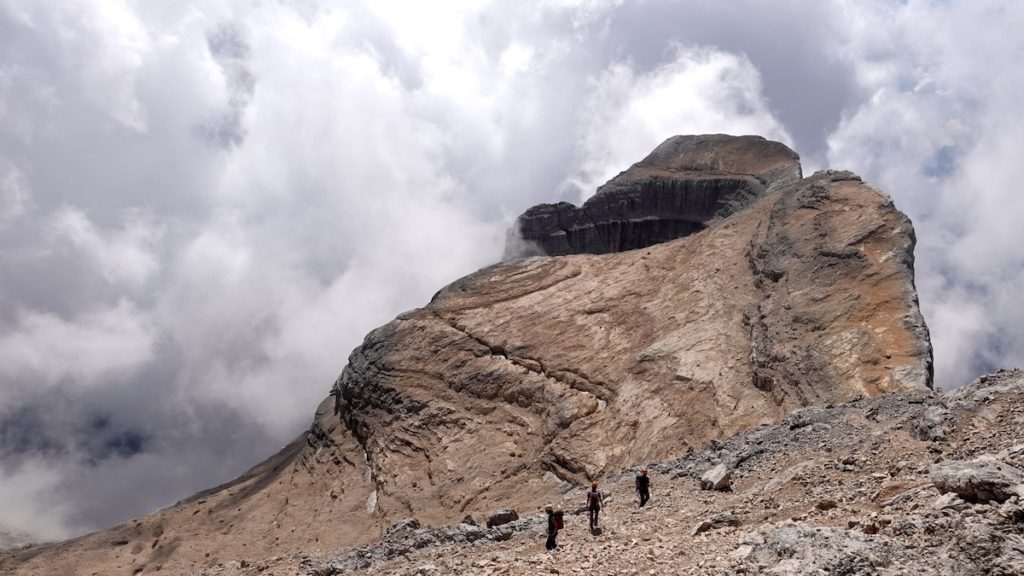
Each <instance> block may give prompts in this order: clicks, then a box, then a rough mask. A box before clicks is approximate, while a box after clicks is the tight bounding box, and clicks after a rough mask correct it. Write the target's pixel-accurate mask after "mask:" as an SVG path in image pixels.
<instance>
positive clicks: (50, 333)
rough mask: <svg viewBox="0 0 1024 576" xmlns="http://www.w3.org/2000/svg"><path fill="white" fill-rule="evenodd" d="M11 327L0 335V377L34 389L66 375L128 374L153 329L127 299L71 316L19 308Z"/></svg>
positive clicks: (83, 378) (149, 345)
mask: <svg viewBox="0 0 1024 576" xmlns="http://www.w3.org/2000/svg"><path fill="white" fill-rule="evenodd" d="M12 328H13V329H12V330H10V331H7V332H5V333H0V378H3V379H4V381H5V383H7V385H6V386H5V388H7V389H8V390H9V389H10V388H11V386H12V385H14V386H17V383H18V382H31V383H32V385H33V386H34V387H35V388H36V390H39V389H45V388H46V387H49V386H53V385H56V384H58V383H60V381H62V380H66V379H73V380H75V381H76V382H80V383H84V384H93V383H95V382H96V381H97V380H100V379H103V378H113V377H117V376H121V375H124V374H126V373H131V371H133V370H135V369H137V368H138V367H139V366H140V365H142V364H143V363H145V362H147V361H148V360H149V359H150V358H151V357H152V355H153V340H154V327H153V326H152V325H151V324H150V323H148V322H146V320H145V318H144V317H142V316H140V314H139V311H138V310H137V309H136V308H135V306H134V305H132V304H131V303H129V302H127V301H122V302H119V303H118V304H117V306H115V307H113V308H110V309H106V310H100V311H97V312H92V313H87V314H83V315H82V316H81V317H79V318H75V319H73V320H67V319H64V318H60V317H58V316H56V315H54V314H49V313H46V312H38V311H21V312H19V313H18V314H17V319H16V322H15V323H14V326H13V327H12ZM2 392H3V391H0V393H2Z"/></svg>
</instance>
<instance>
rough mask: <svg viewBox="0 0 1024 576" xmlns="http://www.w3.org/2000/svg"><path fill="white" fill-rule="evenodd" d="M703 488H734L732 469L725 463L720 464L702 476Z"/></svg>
mask: <svg viewBox="0 0 1024 576" xmlns="http://www.w3.org/2000/svg"><path fill="white" fill-rule="evenodd" d="M700 487H701V489H702V490H730V489H731V488H732V470H731V469H730V468H729V467H728V466H726V465H725V464H719V465H718V466H715V467H714V468H712V469H711V470H708V471H707V472H705V473H704V474H703V475H701V477H700Z"/></svg>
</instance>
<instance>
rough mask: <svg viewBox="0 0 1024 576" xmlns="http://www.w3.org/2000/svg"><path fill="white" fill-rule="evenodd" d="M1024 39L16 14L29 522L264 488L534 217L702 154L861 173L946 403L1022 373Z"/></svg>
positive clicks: (818, 19)
mask: <svg viewBox="0 0 1024 576" xmlns="http://www.w3.org/2000/svg"><path fill="white" fill-rule="evenodd" d="M1000 13H1001V16H1000V15H999V14H1000ZM993 14H995V15H993ZM1014 21H1018V22H1019V21H1020V9H1019V8H1016V7H1015V6H1014V5H1011V4H1003V3H998V2H981V3H970V4H968V3H967V2H950V3H945V4H941V5H936V4H932V3H927V2H909V3H894V2H881V1H879V2H872V3H856V4H854V3H849V2H842V1H833V2H796V1H787V2H773V3H770V4H768V3H764V2H754V1H747V0H743V1H738V2H728V3H724V2H711V1H706V2H704V1H702V2H654V1H644V2H615V1H608V2H602V1H592V0H583V1H567V0H550V1H540V2H531V3H527V2H494V3H477V2H465V3H463V2H454V3H447V4H446V6H445V8H444V9H439V8H438V7H437V6H436V5H435V4H433V3H423V2H407V3H401V2H390V1H374V2H364V3H352V2H340V1H338V2H313V1H307V0H275V1H268V2H248V1H245V0H208V1H205V2H189V3H129V2H124V1H121V0H109V1H104V2H99V1H92V0H63V1H57V0H53V1H41V0H0V246H2V248H3V249H2V251H0V455H2V456H0V464H2V468H0V510H3V511H4V512H3V513H2V514H0V530H3V529H4V528H5V527H16V528H20V529H22V530H27V531H30V532H32V533H34V534H35V535H37V536H51V537H55V536H62V535H68V534H73V533H76V532H80V531H82V530H87V529H91V528H96V527H101V526H106V525H109V524H112V523H114V522H117V521H119V520H122V519H124V518H126V517H129V516H132V515H138V514H142V513H145V512H148V511H151V510H153V509H155V508H157V507H159V506H163V505H166V504H168V503H170V502H173V501H174V500H176V499H179V498H181V497H183V496H185V495H187V494H188V493H190V492H192V491H195V490H198V489H200V488H203V487H207V486H209V485H213V484H216V483H218V482H221V481H224V480H225V479H228V478H230V477H231V476H232V475H234V474H238V473H240V472H242V471H243V470H244V469H245V468H246V467H247V466H249V465H251V464H253V463H255V462H256V461H258V460H259V459H260V458H261V457H264V456H266V455H268V454H270V453H272V452H273V451H274V450H276V449H277V448H279V447H280V445H282V444H284V443H285V442H287V441H288V440H289V439H290V438H291V437H293V436H294V435H295V434H297V433H298V432H300V431H301V430H302V429H303V428H304V427H305V426H307V425H308V423H309V418H310V417H311V414H312V411H313V409H314V407H315V405H316V403H317V402H318V401H319V400H320V399H321V398H322V396H323V395H324V394H325V393H326V391H327V390H328V388H329V386H330V383H331V382H332V381H333V379H334V377H335V376H336V374H337V373H338V372H339V371H340V370H341V368H342V366H343V364H344V361H345V358H346V357H347V355H348V353H349V351H350V350H351V349H352V347H354V346H355V345H356V344H358V342H359V341H360V340H361V339H362V337H363V335H364V334H365V333H366V332H367V331H368V330H370V329H371V328H373V327H374V326H377V325H379V324H382V323H384V322H386V321H387V320H389V319H390V318H391V317H393V316H394V315H395V314H396V313H398V312H400V311H402V310H405V309H409V308H412V307H415V306H418V305H422V304H423V303H424V302H425V301H426V300H427V299H428V298H429V297H430V295H431V294H433V293H434V292H435V291H436V290H437V289H438V288H439V287H441V286H442V285H443V284H445V283H446V282H449V281H451V280H454V279H455V278H457V277H459V276H460V275H462V274H465V273H468V272H470V271H472V270H474V269H476V268H478V267H480V266H482V265H485V264H488V263H491V262H493V261H495V260H497V259H498V257H499V256H500V253H501V245H502V241H503V238H504V230H505V228H506V226H507V225H508V223H509V221H510V220H511V218H513V217H514V216H515V215H516V214H518V213H519V212H521V211H522V210H523V209H525V208H526V207H528V206H529V205H532V204H535V203H537V202H542V201H551V200H555V199H567V200H572V201H577V200H579V199H581V198H583V197H586V196H587V195H589V194H591V193H593V190H594V188H595V187H596V186H597V185H599V184H600V183H602V182H604V181H605V180H606V179H607V178H609V177H610V176H612V175H614V174H615V173H616V172H618V171H619V170H622V169H624V168H625V167H626V166H628V165H629V164H630V163H632V162H634V161H636V160H638V159H639V158H641V157H642V156H643V155H644V154H646V153H647V152H648V151H650V150H651V149H652V148H653V147H654V146H655V145H657V144H658V143H659V142H661V141H662V140H663V139H664V138H666V137H668V136H670V135H673V134H679V133H703V132H730V133H760V134H763V135H765V136H767V137H769V138H773V139H778V140H782V141H785V142H787V143H789V144H790V145H792V146H794V147H795V148H796V149H797V150H798V151H799V152H800V153H801V154H802V155H803V157H804V159H805V168H806V167H807V166H808V165H810V166H813V167H821V166H824V165H826V164H833V165H836V166H837V167H843V168H851V169H854V170H856V171H858V172H860V173H861V174H862V175H864V176H865V177H866V178H867V179H869V180H870V181H871V182H873V183H876V184H877V185H879V186H880V187H882V188H883V189H885V190H886V191H887V192H889V193H891V194H892V195H893V196H894V197H895V199H896V202H897V205H898V206H899V207H901V208H902V209H904V210H906V211H908V212H909V213H910V214H911V216H912V217H914V219H915V223H916V224H917V228H918V233H919V237H920V239H921V243H920V248H919V252H918V263H919V266H918V281H919V285H920V287H921V294H922V306H923V308H924V311H925V314H926V316H927V319H928V321H929V323H930V324H931V326H932V328H933V335H934V338H935V343H936V349H937V354H938V357H937V366H938V368H939V379H940V382H942V383H943V385H946V386H950V385H956V384H961V383H963V381H964V380H965V379H966V378H968V377H969V376H971V375H972V373H973V372H974V371H976V370H977V369H979V368H980V367H991V366H996V365H1002V364H1008V363H1013V362H1017V361H1019V360H1020V355H1019V352H1017V351H1019V350H1021V349H1024V346H1022V345H1024V340H1022V338H1024V331H1022V330H1021V329H1020V328H1019V327H1020V326H1024V317H1021V316H1020V314H1019V313H1016V312H1013V311H1014V310H1024V308H1020V307H1018V306H1016V303H1015V302H1014V296H1015V294H1014V292H1013V290H1012V289H1009V288H1007V287H1008V286H1017V285H1020V282H1021V281H1024V278H1020V277H1019V274H1020V272H1019V271H1020V270H1022V269H1024V266H1021V264H1022V262H1021V261H1020V257H1019V256H1017V255H1016V254H1017V251H1016V246H1017V245H1019V242H1018V241H1017V238H1016V235H1015V234H1013V233H1005V232H1002V231H1005V230H1016V227H1015V226H1014V225H1013V224H1012V222H1013V217H1014V215H1015V214H1016V215H1019V214H1020V207H1021V206H1020V201H1019V200H1016V199H1015V198H1014V197H1013V196H1012V191H1013V190H1014V189H1015V187H1014V183H1015V178H1014V177H1013V174H1012V172H1011V171H1010V169H1008V168H1007V167H1008V166H1013V165H1014V163H1015V159H1016V158H1019V157H1020V153H1021V134H1022V133H1024V127H1022V125H1021V122H1020V120H1019V119H1020V118H1022V117H1024V115H1022V114H1021V110H1020V107H1021V105H1020V104H1019V103H1017V102H1016V101H1015V98H1013V97H1012V95H1013V94H1017V93H1019V92H1020V89H1021V88H1022V87H1024V86H1022V85H1021V78H1020V75H1019V74H1020V73H1019V71H1018V65H1017V62H1018V60H1019V59H1018V58H1016V56H1014V55H1015V54H1016V55H1019V54H1020V53H1021V46H1020V41H1019V40H1016V38H1017V35H1016V34H1014V33H1012V32H1010V31H1006V30H1005V29H1006V28H1007V27H1008V26H1010V23H1011V22H1014ZM954 26H960V27H961V28H963V27H966V28H967V29H970V30H986V31H988V33H986V34H985V35H984V36H981V35H974V36H971V35H970V34H966V33H965V32H964V30H963V29H960V30H959V31H954V30H953V29H952V28H953V27H954ZM999 30H1004V33H998V31H999ZM954 32H955V33H954ZM950 37H959V38H961V39H962V40H963V39H964V38H966V39H967V40H966V42H967V44H969V48H970V49H966V48H965V49H959V48H958V47H957V45H955V44H952V43H949V42H947V41H945V40H943V38H950ZM993 70H998V71H1000V73H999V74H991V73H990V72H991V71H993ZM1000 234H1002V236H1000ZM978 254H984V257H978Z"/></svg>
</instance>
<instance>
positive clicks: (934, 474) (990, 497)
mask: <svg viewBox="0 0 1024 576" xmlns="http://www.w3.org/2000/svg"><path fill="white" fill-rule="evenodd" d="M928 475H929V477H930V478H931V481H932V482H933V483H934V484H935V487H936V488H938V489H939V491H940V492H942V493H946V492H953V493H955V494H956V495H958V496H960V497H961V498H963V499H964V500H966V501H968V502H991V501H995V502H1005V501H1006V500H1008V499H1009V498H1011V497H1013V496H1022V495H1024V486H1022V484H1024V473H1021V471H1020V470H1019V469H1017V468H1016V467H1014V466H1011V465H1010V464H1008V463H1007V462H1005V461H1003V460H1000V459H998V458H996V457H994V456H991V455H986V456H982V457H979V458H977V459H975V460H971V461H962V460H954V461H948V462H942V463H939V464H933V465H932V466H931V467H930V468H929V470H928Z"/></svg>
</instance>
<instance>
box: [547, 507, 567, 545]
mask: <svg viewBox="0 0 1024 576" xmlns="http://www.w3.org/2000/svg"><path fill="white" fill-rule="evenodd" d="M544 511H545V512H547V513H548V540H547V542H545V543H544V547H545V548H547V549H548V550H549V551H550V550H554V549H555V548H558V543H557V542H555V539H556V538H558V531H559V530H561V529H562V526H564V524H563V518H564V516H565V512H564V511H563V510H562V507H561V506H559V507H558V510H557V511H556V510H554V509H553V508H552V507H551V506H550V505H548V506H545V507H544Z"/></svg>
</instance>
